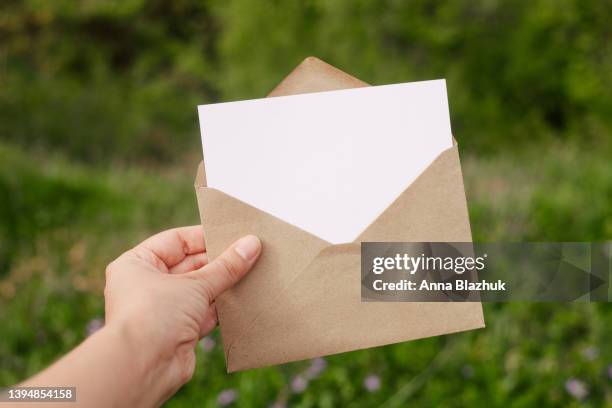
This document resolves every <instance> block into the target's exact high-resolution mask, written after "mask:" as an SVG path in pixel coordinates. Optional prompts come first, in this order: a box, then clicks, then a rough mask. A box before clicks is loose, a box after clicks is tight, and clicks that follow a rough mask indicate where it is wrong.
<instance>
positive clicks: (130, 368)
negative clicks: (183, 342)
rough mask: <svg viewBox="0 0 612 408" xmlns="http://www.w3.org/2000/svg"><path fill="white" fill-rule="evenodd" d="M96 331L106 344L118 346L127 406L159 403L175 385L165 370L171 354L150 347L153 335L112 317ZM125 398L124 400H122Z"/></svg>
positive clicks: (172, 390) (170, 359) (118, 366)
mask: <svg viewBox="0 0 612 408" xmlns="http://www.w3.org/2000/svg"><path fill="white" fill-rule="evenodd" d="M100 331H101V332H102V333H100V334H101V335H102V336H103V337H105V340H104V341H106V342H108V343H110V344H108V343H107V345H106V347H113V348H114V349H116V350H121V355H120V356H117V357H118V362H117V363H118V364H117V370H118V371H120V370H121V371H123V373H124V375H125V376H127V378H125V384H126V385H127V388H128V389H127V390H125V391H126V393H125V394H124V395H125V396H126V397H128V396H129V398H128V399H129V403H130V406H159V405H161V404H162V403H163V402H164V401H165V400H166V399H167V398H168V397H169V396H171V395H172V394H173V393H174V392H175V391H176V388H178V385H175V384H173V383H172V379H173V378H172V376H171V375H170V374H171V373H170V372H169V369H170V366H171V362H172V356H171V355H168V353H164V352H163V350H159V349H158V348H156V347H154V346H153V345H154V344H155V342H154V341H152V340H153V339H150V338H147V336H148V335H147V334H146V333H142V332H140V330H139V329H138V327H137V325H135V324H133V322H129V321H115V322H113V323H111V324H108V325H106V326H105V327H104V328H103V329H102V330H100ZM126 402H128V401H126Z"/></svg>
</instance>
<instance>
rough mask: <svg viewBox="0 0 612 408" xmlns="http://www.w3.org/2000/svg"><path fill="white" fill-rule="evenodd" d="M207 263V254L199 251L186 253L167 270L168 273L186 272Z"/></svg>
mask: <svg viewBox="0 0 612 408" xmlns="http://www.w3.org/2000/svg"><path fill="white" fill-rule="evenodd" d="M206 264H208V254H207V253H206V252H200V253H199V254H193V255H187V256H186V257H185V259H183V260H182V261H181V262H179V263H177V264H176V265H174V266H173V267H172V268H170V270H169V271H168V272H170V273H186V272H191V271H195V270H196V269H200V268H201V267H203V266H205V265H206Z"/></svg>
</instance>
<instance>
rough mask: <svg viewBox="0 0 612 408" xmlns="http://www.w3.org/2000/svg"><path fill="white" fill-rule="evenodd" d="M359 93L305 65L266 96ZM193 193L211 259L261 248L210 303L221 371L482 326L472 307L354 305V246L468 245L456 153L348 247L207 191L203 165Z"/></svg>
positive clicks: (319, 64)
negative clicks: (252, 244) (246, 243)
mask: <svg viewBox="0 0 612 408" xmlns="http://www.w3.org/2000/svg"><path fill="white" fill-rule="evenodd" d="M362 86H368V84H366V83H365V82H362V81H360V80H358V79H356V78H354V77H352V76H350V75H348V74H346V73H344V72H342V71H340V70H339V69H337V68H334V67H332V66H331V65H328V64H326V63H325V62H323V61H321V60H318V59H316V58H314V57H309V58H307V59H306V60H305V61H304V62H302V63H301V64H300V65H299V66H298V67H297V68H296V69H295V70H294V71H293V72H291V74H289V76H288V77H287V78H285V79H284V80H283V81H282V82H281V83H280V84H279V85H278V86H277V87H276V88H275V89H274V90H273V91H272V92H271V93H270V95H269V96H279V95H292V94H298V93H307V92H321V91H329V90H337V89H346V88H356V87H362ZM364 187H365V188H367V186H364ZM195 189H196V195H197V199H198V207H199V211H200V217H201V219H202V225H203V227H204V234H205V238H206V246H207V251H208V254H209V258H210V259H214V258H215V257H216V256H218V255H219V254H220V253H221V252H222V251H223V250H224V249H225V248H226V247H227V246H229V245H230V244H231V243H232V242H234V241H235V240H236V239H238V238H240V237H242V236H243V235H245V234H248V233H250V234H254V235H257V236H258V237H259V238H260V239H261V241H262V243H263V252H262V255H261V258H260V259H259V261H258V262H257V264H256V266H255V267H254V268H253V270H252V271H251V272H249V273H248V274H247V276H246V277H245V278H244V279H243V280H242V281H241V282H240V283H239V284H238V285H236V286H235V287H234V288H232V289H230V290H228V291H227V292H225V293H224V294H223V295H221V296H220V297H219V298H218V299H217V300H216V304H217V311H218V315H219V324H220V327H221V336H222V338H223V348H224V351H225V359H226V363H227V370H228V372H233V371H239V370H245V369H249V368H256V367H263V366H269V365H274V364H281V363H287V362H290V361H296V360H303V359H308V358H314V357H318V356H324V355H329V354H336V353H342V352H347V351H351V350H358V349H364V348H369V347H375V346H382V345H386V344H391V343H398V342H403V341H408V340H415V339H420V338H424V337H431V336H437V335H442V334H448V333H455V332H460V331H465V330H470V329H476V328H481V327H484V317H483V312H482V305H481V304H480V303H476V302H474V303H431V302H429V303H408V302H403V303H399V302H398V303H389V302H380V303H378V302H363V303H362V302H361V275H360V273H361V270H360V267H361V265H360V262H361V253H360V242H361V241H395V242H402V241H408V242H410V241H414V242H435V241H446V242H453V241H455V242H466V241H471V240H472V236H471V231H470V224H469V218H468V211H467V203H466V199H465V191H464V187H463V177H462V174H461V164H460V162H459V153H458V150H457V146H456V144H455V145H454V146H453V147H452V148H450V149H448V150H446V151H444V152H442V153H441V154H440V155H439V156H438V157H437V158H436V159H435V160H434V161H433V162H432V163H431V165H430V166H429V167H428V168H427V169H426V170H425V171H424V172H423V173H422V174H421V175H420V176H419V177H418V179H417V180H416V181H414V182H413V183H412V184H411V185H410V186H409V187H408V188H407V189H406V190H405V191H404V192H403V193H402V194H401V195H400V196H399V197H398V198H397V199H396V200H395V201H394V202H393V203H392V204H391V205H390V206H389V207H388V208H387V209H386V210H385V212H384V213H383V214H381V215H380V217H379V218H378V219H376V220H375V221H374V222H373V223H372V224H371V225H370V226H369V227H368V228H367V229H366V230H365V231H364V232H362V233H361V235H360V236H359V237H358V238H357V239H356V240H355V241H354V242H352V243H347V244H341V245H332V244H329V243H328V242H326V241H324V240H322V239H320V238H318V237H315V236H313V235H312V234H310V233H308V232H306V231H303V230H301V229H299V228H297V227H294V226H292V225H290V224H287V223H285V222H284V221H282V220H280V219H278V218H276V217H274V216H272V215H270V214H267V213H265V212H263V211H261V210H258V209H256V208H254V207H251V206H250V205H248V204H246V203H244V202H241V201H240V200H238V199H235V198H233V197H231V196H229V195H227V194H225V193H223V192H222V191H219V190H216V189H213V188H208V187H206V176H205V174H204V167H203V164H200V167H199V168H198V174H197V176H196V182H195ZM347 211H350V209H347Z"/></svg>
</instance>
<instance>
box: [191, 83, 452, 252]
mask: <svg viewBox="0 0 612 408" xmlns="http://www.w3.org/2000/svg"><path fill="white" fill-rule="evenodd" d="M198 112H199V117H200V128H201V132H202V144H203V149H204V157H205V166H206V178H207V183H208V186H209V187H213V188H216V189H218V190H221V191H223V192H224V193H226V194H229V195H230V196H233V197H235V198H237V199H239V200H241V201H244V202H246V203H248V204H250V205H252V206H254V207H256V208H258V209H260V210H263V211H265V212H267V213H269V214H271V215H274V216H275V217H277V218H280V219H282V220H284V221H286V222H288V223H290V224H293V225H295V226H297V227H299V228H301V229H303V230H305V231H308V232H310V233H312V234H314V235H316V236H318V237H320V238H322V239H324V240H326V241H328V242H330V243H334V244H338V243H345V242H352V241H354V240H355V238H357V236H359V234H360V233H361V232H362V231H363V230H365V229H366V228H367V226H368V225H370V224H371V223H372V222H373V221H374V220H376V218H377V217H378V216H379V215H380V214H381V213H382V212H384V210H385V209H386V208H387V207H388V206H389V205H390V204H391V203H392V202H393V201H394V200H395V199H396V198H397V197H398V196H399V195H400V194H401V193H402V192H403V191H404V190H405V189H406V188H407V187H408V186H409V185H410V184H411V183H412V182H413V181H414V180H415V179H416V178H417V177H418V176H419V174H421V172H422V171H423V170H425V168H426V167H427V166H428V165H429V164H430V163H431V162H432V161H433V160H434V159H435V158H436V157H437V156H438V155H439V154H440V153H441V152H442V151H444V150H446V149H448V148H450V147H452V134H451V127H450V118H449V112H448V101H447V96H446V83H445V81H444V80H434V81H424V82H412V83H404V84H394V85H384V86H373V87H365V88H356V89H347V90H341V91H330V92H319V93H311V94H303V95H292V96H280V97H274V98H264V99H254V100H247V101H239V102H229V103H219V104H211V105H201V106H199V107H198ZM248 232H249V231H245V233H248Z"/></svg>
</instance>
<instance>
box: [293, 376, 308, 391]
mask: <svg viewBox="0 0 612 408" xmlns="http://www.w3.org/2000/svg"><path fill="white" fill-rule="evenodd" d="M306 387H308V380H307V379H306V378H304V377H303V376H301V375H298V376H297V377H295V378H294V379H293V380H292V381H291V391H293V392H294V393H296V394H301V393H302V392H304V390H305V389H306Z"/></svg>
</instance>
